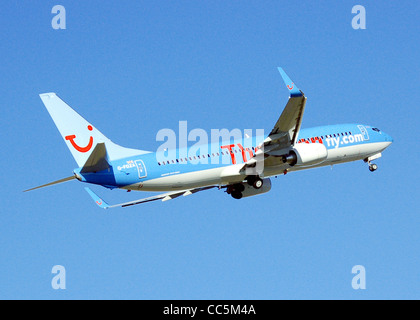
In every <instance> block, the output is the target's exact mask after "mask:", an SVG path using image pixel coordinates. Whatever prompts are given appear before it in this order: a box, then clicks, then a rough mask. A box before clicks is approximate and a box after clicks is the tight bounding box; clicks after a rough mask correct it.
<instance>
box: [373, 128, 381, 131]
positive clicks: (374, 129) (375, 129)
mask: <svg viewBox="0 0 420 320" xmlns="http://www.w3.org/2000/svg"><path fill="white" fill-rule="evenodd" d="M372 130H373V131H376V132H381V130H379V129H378V128H372Z"/></svg>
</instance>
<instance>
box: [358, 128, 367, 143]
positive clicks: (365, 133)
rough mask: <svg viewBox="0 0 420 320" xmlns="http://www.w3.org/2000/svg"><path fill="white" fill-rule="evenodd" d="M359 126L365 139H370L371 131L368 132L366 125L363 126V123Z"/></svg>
mask: <svg viewBox="0 0 420 320" xmlns="http://www.w3.org/2000/svg"><path fill="white" fill-rule="evenodd" d="M357 127H358V128H359V130H360V132H361V133H362V135H363V140H364V141H368V140H369V133H368V132H367V130H366V128H365V127H364V126H361V125H359V126H357Z"/></svg>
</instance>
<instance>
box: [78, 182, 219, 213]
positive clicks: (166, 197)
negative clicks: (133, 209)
mask: <svg viewBox="0 0 420 320" xmlns="http://www.w3.org/2000/svg"><path fill="white" fill-rule="evenodd" d="M212 188H217V186H209V187H203V188H196V189H187V190H181V191H173V192H168V193H162V194H158V195H156V196H152V197H148V198H143V199H139V200H134V201H129V202H125V203H120V204H114V205H109V204H108V203H106V202H105V201H104V200H102V199H101V198H100V197H99V196H98V195H97V194H96V193H94V192H93V191H92V190H91V189H90V188H88V187H86V188H85V190H86V191H87V193H89V195H90V196H91V197H92V199H93V200H94V201H95V202H96V204H97V205H98V206H99V207H101V208H103V209H109V208H116V207H129V206H134V205H136V204H141V203H146V202H151V201H156V200H162V201H168V200H172V199H175V198H178V197H180V196H184V197H185V196H189V195H191V194H193V193H197V192H199V191H204V190H208V189H212Z"/></svg>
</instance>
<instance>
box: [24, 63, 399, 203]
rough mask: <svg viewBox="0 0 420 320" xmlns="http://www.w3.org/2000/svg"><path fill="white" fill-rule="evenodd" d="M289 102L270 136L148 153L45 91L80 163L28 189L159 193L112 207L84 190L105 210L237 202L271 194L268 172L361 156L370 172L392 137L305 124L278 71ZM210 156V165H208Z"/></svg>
mask: <svg viewBox="0 0 420 320" xmlns="http://www.w3.org/2000/svg"><path fill="white" fill-rule="evenodd" d="M278 71H279V72H280V75H281V77H282V78H283V81H284V83H285V85H286V87H287V89H288V90H289V94H290V96H289V100H288V102H287V104H286V106H285V108H284V110H283V112H282V113H281V115H280V117H279V118H278V120H277V122H276V123H275V124H274V127H273V129H272V130H271V132H270V133H269V134H268V135H261V136H257V135H256V136H252V137H249V136H247V135H245V136H244V137H243V138H242V140H241V141H240V142H241V143H238V142H237V143H232V141H231V139H229V140H228V141H221V142H220V141H217V142H214V143H212V144H209V145H208V146H207V147H208V148H207V150H211V151H207V152H205V153H204V152H202V151H201V150H203V149H197V151H194V152H192V149H191V147H187V148H184V149H182V148H177V149H176V152H173V153H172V154H173V155H174V156H173V157H172V158H171V159H168V153H167V152H166V151H167V150H164V151H157V152H150V151H144V150H137V149H130V148H125V147H122V146H119V145H117V144H115V143H114V142H112V141H111V140H109V139H108V138H107V137H106V136H104V135H103V134H102V133H101V132H100V131H99V130H98V129H97V128H96V127H94V126H93V125H92V123H90V122H88V121H87V120H85V119H84V118H82V117H81V116H80V115H79V114H78V113H76V112H75V111H74V110H73V109H72V108H71V107H70V106H69V105H67V104H66V103H65V102H64V101H63V100H61V99H60V98H59V97H58V96H57V95H56V94H55V93H44V94H40V98H41V100H42V102H43V103H44V105H45V107H46V108H47V110H48V112H49V114H50V115H51V117H52V119H53V121H54V122H55V125H56V126H57V128H58V130H59V132H60V134H61V136H62V137H63V139H64V141H65V143H66V145H67V147H68V148H69V149H70V152H71V154H72V155H73V157H74V159H75V160H76V163H77V165H78V168H76V169H74V170H73V175H72V176H70V177H67V178H64V179H60V180H57V181H54V182H51V183H47V184H44V185H41V186H38V187H35V188H31V189H29V190H25V192H26V191H31V190H35V189H39V188H43V187H47V186H51V185H55V184H58V183H62V182H66V181H70V180H74V179H77V180H79V181H81V182H85V183H88V184H94V185H100V186H103V187H106V188H109V189H116V188H119V189H124V190H127V191H132V190H133V191H134V190H135V191H160V192H164V193H160V194H158V195H154V196H151V197H147V198H143V199H139V200H134V201H129V202H125V203H120V204H115V205H109V204H108V203H107V202H105V201H104V200H103V199H102V198H100V197H99V196H98V195H97V194H96V193H94V192H93V191H92V190H91V189H90V188H89V187H86V188H85V189H86V191H87V192H88V194H89V195H90V196H91V197H92V199H93V200H94V201H95V202H96V204H97V205H98V206H99V207H101V208H104V209H109V208H115V207H128V206H133V205H137V204H141V203H146V202H151V201H156V200H161V201H168V200H172V199H175V198H177V197H180V196H188V195H191V194H194V193H197V192H200V191H205V190H209V189H213V188H217V189H219V190H221V189H225V191H226V192H227V193H228V194H229V195H231V196H232V197H233V198H234V199H241V198H245V197H250V196H255V195H260V194H263V193H266V192H268V191H270V189H271V180H270V177H273V176H278V175H285V174H287V173H289V172H295V171H300V170H306V169H313V168H318V167H323V166H332V165H336V164H341V163H346V162H350V161H357V160H363V161H364V162H366V163H367V164H368V166H369V170H370V171H372V172H373V171H375V170H377V168H378V166H377V165H376V164H375V163H373V162H372V161H374V160H376V159H378V158H380V157H381V156H382V152H383V151H384V150H385V149H386V148H387V147H389V146H390V145H391V143H392V142H393V139H392V137H391V136H389V135H388V134H386V133H385V132H383V131H381V130H379V129H378V128H377V127H372V126H368V125H363V124H341V125H328V126H320V127H315V128H308V129H301V124H302V118H303V113H304V110H305V106H306V100H307V97H306V96H305V94H304V93H303V92H302V91H301V90H300V89H299V88H298V87H297V86H296V84H295V83H294V82H293V81H292V80H291V79H290V78H289V76H288V75H287V74H286V73H285V72H284V70H283V69H282V68H280V67H279V68H278ZM209 161H210V163H209Z"/></svg>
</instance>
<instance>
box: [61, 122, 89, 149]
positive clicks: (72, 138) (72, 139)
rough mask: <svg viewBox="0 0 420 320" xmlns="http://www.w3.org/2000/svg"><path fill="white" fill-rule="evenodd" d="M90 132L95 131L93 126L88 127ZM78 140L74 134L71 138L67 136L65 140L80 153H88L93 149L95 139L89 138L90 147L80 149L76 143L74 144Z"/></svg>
mask: <svg viewBox="0 0 420 320" xmlns="http://www.w3.org/2000/svg"><path fill="white" fill-rule="evenodd" d="M87 128H88V130H89V131H92V130H93V127H92V126H91V125H88V127H87ZM75 138H76V135H74V134H72V135H70V136H66V137H65V139H66V140H69V141H70V143H71V145H72V146H73V147H74V148H75V149H76V150H77V151H79V152H83V153H84V152H88V151H89V150H90V149H91V148H92V146H93V137H92V136H90V137H89V143H88V145H87V146H86V147H80V146H78V145H77V144H76V142H74V139H75Z"/></svg>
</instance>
